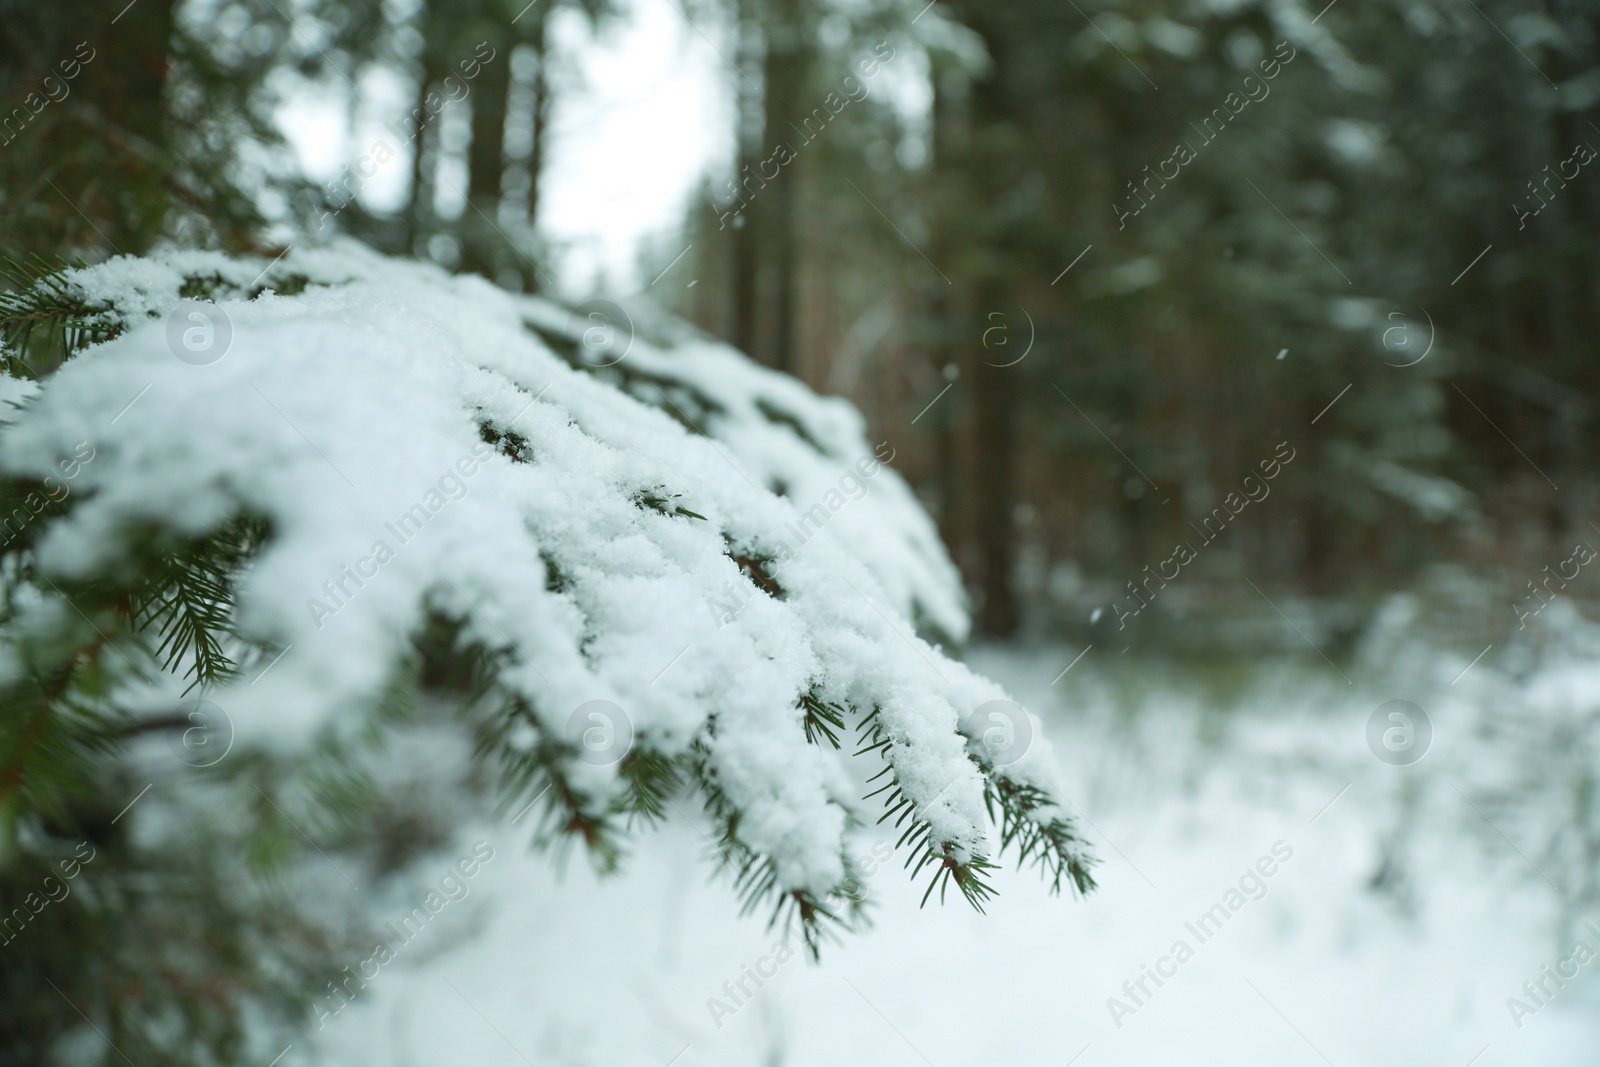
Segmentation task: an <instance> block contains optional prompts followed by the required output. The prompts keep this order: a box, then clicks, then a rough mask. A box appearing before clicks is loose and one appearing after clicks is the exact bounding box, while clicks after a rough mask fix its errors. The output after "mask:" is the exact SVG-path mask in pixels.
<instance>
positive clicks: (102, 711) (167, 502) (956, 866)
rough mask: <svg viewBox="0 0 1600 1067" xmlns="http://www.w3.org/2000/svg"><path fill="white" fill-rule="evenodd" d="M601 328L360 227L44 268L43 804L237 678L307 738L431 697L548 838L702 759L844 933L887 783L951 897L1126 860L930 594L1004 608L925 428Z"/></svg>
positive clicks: (600, 820) (2, 517)
mask: <svg viewBox="0 0 1600 1067" xmlns="http://www.w3.org/2000/svg"><path fill="white" fill-rule="evenodd" d="M640 317H641V320H642V319H643V313H641V315H640ZM599 321H600V320H591V319H590V318H589V317H588V315H587V313H586V311H585V309H583V308H579V309H577V310H576V311H574V310H572V309H568V308H564V307H561V306H559V305H557V304H555V303H552V302H549V301H546V300H541V299H536V298H530V297H519V296H516V295H513V294H509V293H506V292H503V291H501V290H499V289H496V288H494V287H493V286H491V285H489V284H488V283H486V282H484V281H482V280H480V279H476V278H472V277H452V276H449V275H447V274H445V273H443V272H442V271H439V270H437V269H434V268H432V267H428V266H424V265H419V264H416V263H412V262H406V261H396V260H388V259H384V258H381V257H379V256H376V255H374V254H372V253H369V252H365V251H362V250H360V249H358V248H356V247H354V246H350V247H339V248H335V249H324V250H315V251H301V250H295V251H292V252H290V253H289V254H287V255H285V256H283V257H281V258H279V259H277V260H275V261H273V262H271V263H265V262H264V261H243V260H235V259H229V258H226V257H223V256H221V255H216V254H210V253H169V254H164V255H158V256H155V257H152V258H143V259H136V258H128V257H121V258H117V259H114V260H111V261H109V262H106V263H103V264H100V265H98V266H94V267H89V268H83V269H74V270H68V271H65V272H59V273H55V274H52V275H49V276H46V277H44V278H41V279H36V280H35V281H34V282H33V283H32V285H31V286H30V287H28V288H26V289H24V290H22V291H19V292H15V293H12V294H9V295H8V296H7V297H6V298H5V299H4V301H3V303H0V325H4V327H5V339H6V341H7V345H8V347H7V349H6V351H5V353H4V354H5V356H6V360H7V364H8V366H9V368H10V371H11V374H10V376H8V377H6V378H4V379H0V381H3V390H4V391H3V395H0V399H4V400H5V401H7V402H8V403H9V404H10V405H12V407H11V408H6V409H4V410H5V411H6V414H4V415H3V416H0V418H3V419H4V420H5V422H6V425H5V426H4V427H3V428H0V473H3V475H4V478H5V480H4V483H3V488H0V522H3V523H4V524H5V532H4V534H3V535H0V536H3V537H4V545H3V546H0V554H3V556H0V558H3V570H0V577H3V581H4V585H3V590H0V593H3V605H0V611H3V615H0V708H3V711H0V715H3V717H4V719H5V720H6V723H5V726H4V735H3V736H4V740H5V742H6V745H7V749H8V750H9V752H8V753H7V754H4V760H5V763H6V768H7V769H6V773H7V776H8V777H7V779H6V782H5V784H4V785H3V786H0V788H3V789H5V790H6V793H7V794H8V796H7V797H6V798H5V799H6V802H7V805H8V807H7V809H6V810H7V811H8V812H10V813H11V814H12V816H14V817H17V816H18V812H21V816H22V817H25V816H26V814H27V811H28V810H29V808H30V806H31V807H32V808H41V807H44V806H46V805H47V804H48V803H49V801H50V797H51V795H52V791H54V790H58V789H60V788H64V787H63V786H62V783H63V782H66V781H69V780H70V778H71V776H70V774H68V773H67V772H66V771H64V770H63V767H64V766H65V765H66V764H68V763H70V762H71V759H78V760H79V763H80V764H82V767H80V770H82V772H83V774H84V775H88V774H89V773H90V772H89V771H88V770H85V769H84V768H87V767H89V766H90V760H91V757H90V756H88V755H83V754H82V753H86V752H91V751H94V750H95V745H94V744H92V742H94V741H95V740H96V739H101V738H104V737H105V736H106V735H107V733H108V729H107V728H108V724H110V725H113V726H115V725H117V724H121V726H123V727H125V726H126V725H127V724H128V723H133V724H138V723H142V722H151V721H159V720H161V719H162V717H170V716H172V715H173V714H174V712H175V711H176V712H178V713H179V714H180V715H181V714H187V713H188V712H192V711H196V710H197V708H199V710H200V711H201V712H202V713H203V715H205V716H210V717H211V718H212V719H225V720H226V721H227V722H228V723H229V724H230V728H231V730H232V731H233V733H234V734H235V735H236V737H235V740H236V743H237V744H238V745H240V746H243V748H244V749H246V750H247V751H248V750H256V751H263V752H270V753H273V754H275V756H277V757H279V758H282V757H285V756H286V755H292V754H293V753H295V752H297V751H300V750H302V749H304V748H306V747H307V746H309V745H311V744H312V743H316V744H318V745H321V746H324V747H327V746H330V745H331V746H334V747H337V746H338V745H340V744H342V743H345V742H346V741H348V743H350V744H355V743H356V739H358V738H361V737H369V736H370V735H371V733H372V732H373V731H381V730H382V729H383V728H384V724H385V722H386V721H387V720H386V719H385V717H384V715H383V713H382V711H383V709H384V708H386V707H392V706H393V705H394V704H395V703H396V702H397V701H400V702H404V701H406V700H411V701H415V699H416V698H417V696H418V694H424V695H427V696H428V697H429V699H438V698H443V699H444V701H445V702H447V703H452V704H454V705H456V706H458V708H459V710H460V712H461V715H462V720H461V721H462V722H464V723H465V724H466V726H467V728H471V729H473V730H474V731H476V734H477V738H478V742H479V751H480V755H481V757H482V759H483V761H484V763H485V764H486V765H487V766H489V767H492V768H495V769H496V770H497V771H498V774H499V781H500V783H501V785H502V787H503V788H504V790H505V802H506V804H507V810H521V809H523V808H525V807H526V806H529V805H532V804H534V803H535V802H537V803H538V805H539V807H538V808H537V810H538V811H540V812H541V818H540V819H539V820H535V821H536V823H537V826H538V828H537V830H536V831H535V838H536V840H537V841H538V842H539V843H544V844H548V843H554V842H558V841H565V840H573V839H579V840H582V842H583V843H584V844H585V845H586V846H587V847H588V849H589V850H590V852H591V853H592V854H593V855H594V856H595V857H597V858H598V860H599V861H600V862H602V863H603V864H606V865H610V864H611V863H613V862H614V861H615V860H616V859H617V857H618V855H619V850H620V847H621V844H622V841H623V838H624V834H625V832H626V830H627V829H628V827H629V826H630V825H632V824H633V823H634V822H635V821H636V820H641V819H642V820H644V821H646V822H648V821H651V820H654V819H658V818H661V817H664V816H665V814H667V813H668V807H667V805H668V804H669V803H675V802H674V801H673V800H672V798H673V797H674V796H675V795H677V793H678V791H679V790H683V789H687V790H690V791H692V792H693V793H697V794H698V795H699V797H700V799H701V801H702V802H703V804H704V806H705V808H706V810H707V811H708V813H709V814H710V815H711V816H712V817H713V819H714V820H715V822H716V824H717V825H718V827H719V828H720V831H721V840H720V842H719V843H718V850H719V852H720V854H721V859H722V861H723V863H724V864H725V865H727V866H728V867H730V868H731V869H732V870H733V871H734V872H735V874H736V877H737V879H738V881H739V884H740V886H741V889H742V890H743V891H744V893H745V894H746V898H747V900H748V901H749V902H750V903H751V904H754V903H757V902H758V901H761V900H765V901H767V902H768V903H769V904H770V905H771V906H773V908H774V912H773V914H774V917H775V918H776V917H777V916H778V915H779V914H782V913H784V912H785V911H786V910H791V911H793V912H794V913H796V914H797V915H798V917H799V918H800V919H801V920H802V921H803V922H804V923H805V924H806V928H807V930H808V932H814V928H815V926H816V924H817V921H818V919H819V918H820V917H823V916H829V915H833V914H834V910H835V908H834V903H833V902H834V901H837V900H840V899H845V900H846V901H847V904H848V903H850V902H853V901H854V900H855V899H856V897H855V895H854V894H849V893H841V888H842V887H845V886H847V885H850V884H852V883H850V881H849V879H850V876H851V872H852V859H851V856H850V854H849V849H848V839H847V830H848V829H849V828H850V827H851V826H852V825H854V824H855V823H857V822H858V821H859V820H860V819H862V818H868V817H874V816H876V815H877V814H878V811H879V809H878V808H877V806H876V805H877V803H878V802H884V808H883V809H882V810H883V814H884V816H885V817H887V818H892V819H893V820H895V823H896V825H897V826H899V827H900V828H901V829H903V831H904V835H903V836H902V838H901V845H902V846H904V847H905V849H906V854H907V857H908V858H907V865H908V866H910V867H912V868H913V869H914V870H916V871H924V872H926V871H927V870H929V869H930V868H931V870H932V875H933V878H932V881H931V882H930V885H929V890H930V891H931V890H932V888H934V886H935V885H940V886H947V885H948V884H949V883H950V882H952V881H953V882H954V883H955V884H956V885H957V887H958V888H959V889H960V891H961V892H962V893H963V894H964V895H965V896H966V897H967V898H968V899H969V900H971V901H972V902H973V903H975V904H977V903H981V902H982V900H983V899H984V898H985V897H986V896H987V894H988V893H989V889H988V886H987V884H986V882H985V876H984V872H985V870H986V869H987V868H988V867H989V866H990V863H991V860H992V858H993V857H994V856H995V854H996V853H997V852H998V851H1001V850H1004V849H1005V848H1007V847H1008V846H1010V847H1014V848H1015V849H1016V850H1017V851H1018V852H1019V853H1020V856H1019V858H1020V859H1021V860H1026V861H1030V862H1037V863H1039V864H1040V865H1041V867H1042V868H1043V869H1044V871H1045V873H1046V875H1047V877H1049V878H1050V879H1051V880H1052V882H1053V884H1054V885H1055V887H1057V888H1059V887H1060V884H1061V882H1062V881H1063V879H1065V880H1066V881H1068V882H1069V884H1070V885H1071V886H1072V887H1073V888H1075V889H1076V890H1080V891H1081V890H1086V889H1087V888H1089V887H1090V886H1091V885H1092V882H1091V880H1090V877H1089V874H1088V866H1087V859H1086V856H1085V854H1084V852H1083V850H1082V848H1081V842H1080V841H1079V839H1078V838H1077V836H1076V834H1075V830H1074V826H1073V823H1072V821H1071V819H1070V818H1069V817H1068V816H1067V815H1066V813H1065V811H1064V810H1063V808H1062V807H1061V805H1060V803H1059V802H1058V797H1059V792H1058V789H1057V787H1056V786H1055V784H1054V782H1053V781H1052V778H1051V773H1052V772H1051V770H1050V766H1051V765H1050V755H1049V751H1048V745H1047V743H1046V742H1045V741H1044V739H1043V738H1042V736H1040V734H1039V731H1038V728H1037V723H1036V721H1035V720H1033V719H1032V718H1031V716H1029V715H1027V713H1025V712H1022V711H1021V709H1014V710H1008V709H1012V708H1014V706H1013V705H1009V704H1006V703H1003V702H1004V701H1005V694H1004V693H1003V692H1002V691H1001V690H1000V688H999V687H998V686H996V685H994V684H993V683H991V682H989V681H987V680H985V679H983V678H981V677H978V676H977V675H975V674H973V673H972V672H971V671H969V670H968V669H967V668H966V667H964V666H962V665H961V664H960V663H958V662H956V661H954V660H952V659H950V658H949V657H947V656H946V655H945V654H944V653H943V651H942V650H941V648H940V647H938V646H937V645H936V644H933V643H930V642H929V640H927V639H925V637H923V636H919V634H918V633H917V632H916V629H915V628H914V626H913V620H915V621H916V623H918V624H920V626H921V627H922V628H923V630H924V632H925V633H927V634H929V635H942V637H943V639H945V640H958V639H960V638H961V637H962V636H963V635H964V630H965V620H964V615H963V612H962V600H961V595H960V586H959V582H958V580H957V576H956V574H955V572H954V570H953V568H952V567H951V565H950V563H949V561H948V559H947V558H946V557H945V555H944V553H943V550H942V548H941V547H940V546H939V543H938V540H937V538H936V536H935V534H934V531H933V529H932V527H931V525H930V523H929V522H928V520H927V518H926V516H925V515H924V514H923V513H922V512H921V511H920V510H919V509H918V507H917V506H916V503H915V500H914V498H913V497H912V495H911V494H910V492H909V490H908V489H907V487H906V486H905V484H904V483H903V482H902V481H901V480H900V479H899V478H898V476H897V475H895V473H894V472H893V470H892V469H890V468H889V467H888V466H887V465H886V464H885V463H884V462H883V461H884V460H885V459H886V458H888V457H889V456H891V455H892V448H893V445H892V442H885V443H883V444H881V445H878V446H875V447H874V446H869V445H868V443H867V441H866V440H865V439H864V437H863V427H862V423H861V419H860V417H859V415H858V414H857V413H856V412H855V411H854V410H853V409H852V408H850V407H849V406H848V405H847V404H845V403H843V402H841V401H837V400H824V399H820V398H817V397H816V396H814V395H812V394H811V393H810V392H808V391H807V390H806V389H805V388H804V387H803V386H801V385H799V384H798V383H796V382H794V381H792V380H790V379H787V378H785V377H783V376H781V375H777V374H775V373H772V372H770V371H766V370H763V369H762V368H759V367H757V366H755V365H753V364H751V363H750V362H749V361H748V360H747V359H745V358H744V357H742V356H740V355H739V354H738V353H736V352H733V351H731V350H729V349H727V348H726V347H724V346H721V345H718V344H716V343H714V342H712V341H710V340H707V339H704V338H701V337H698V336H695V335H693V334H692V333H691V332H689V331H688V330H687V328H686V327H683V326H681V325H677V324H673V323H658V324H656V325H654V326H652V327H651V328H650V329H648V330H646V329H643V328H641V329H640V330H639V331H638V333H639V336H636V337H631V338H630V337H629V336H627V334H628V331H627V330H626V329H624V330H622V331H621V332H620V333H618V332H616V331H613V330H611V329H609V328H606V329H601V330H600V334H599V335H598V339H597V335H596V334H595V333H594V330H596V329H597V328H598V327H597V326H596V323H597V322H599ZM615 325H616V322H611V323H610V326H615ZM41 330H42V331H43V332H41ZM30 331H31V332H30ZM646 333H649V334H651V336H652V337H653V338H654V339H653V340H652V339H650V338H647V337H646V336H645V334H646ZM858 487H859V490H860V491H858ZM936 639H937V638H936ZM196 701H203V702H204V704H203V707H202V706H200V705H197V704H196ZM995 702H1002V703H995ZM997 709H998V710H997ZM996 715H998V716H999V720H1004V722H1003V724H1002V725H1004V726H1005V727H1006V729H1005V730H1001V731H1000V734H1003V735H1004V736H999V735H997V734H996V731H995V730H994V729H993V723H994V722H995V721H999V720H996V719H994V716H996ZM208 721H209V720H208ZM1007 731H1009V732H1007ZM110 732H113V733H114V732H115V731H114V730H113V731H110ZM851 733H854V734H856V735H857V737H858V742H857V743H858V744H859V751H857V750H856V748H857V745H856V744H852V740H851V738H850V737H849V736H847V735H849V734H851ZM102 747H103V746H102ZM79 750H81V752H80V753H79V755H78V756H73V753H74V752H79ZM836 750H840V751H839V752H836ZM848 752H854V754H855V755H856V756H859V757H861V759H860V760H850V759H844V758H841V755H842V754H844V753H848ZM69 757H70V758H69ZM862 764H865V765H866V773H863V774H859V775H857V774H855V773H854V768H855V767H856V766H858V765H862ZM867 777H873V778H875V779H876V784H875V786H874V788H875V789H876V792H875V793H874V794H873V796H874V797H875V798H876V800H875V802H874V804H873V806H872V810H871V811H869V810H868V807H867V806H864V805H863V804H862V803H861V801H862V795H861V794H862V792H863V786H862V785H861V784H860V783H861V779H864V778H867ZM12 793H15V794H17V795H18V796H20V797H22V798H23V801H22V803H21V806H20V807H18V806H17V805H15V804H12V803H11V797H10V796H9V794H12ZM992 823H993V824H998V835H997V836H998V841H996V842H991V841H990V835H989V828H990V826H991V824H992ZM839 910H840V914H839V915H836V916H834V917H836V918H848V917H849V915H848V908H844V909H839Z"/></svg>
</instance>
